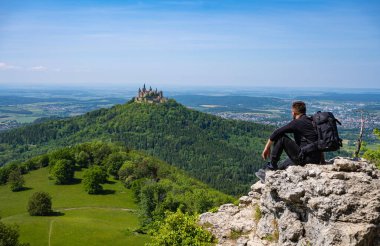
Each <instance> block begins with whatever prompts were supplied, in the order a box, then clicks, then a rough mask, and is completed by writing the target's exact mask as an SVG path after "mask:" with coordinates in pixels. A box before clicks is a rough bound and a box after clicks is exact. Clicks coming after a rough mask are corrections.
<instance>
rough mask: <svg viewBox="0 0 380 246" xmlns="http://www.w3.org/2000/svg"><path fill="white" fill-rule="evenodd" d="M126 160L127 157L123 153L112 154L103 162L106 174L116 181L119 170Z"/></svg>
mask: <svg viewBox="0 0 380 246" xmlns="http://www.w3.org/2000/svg"><path fill="white" fill-rule="evenodd" d="M126 159H127V155H126V153H125V152H116V153H112V154H110V155H109V156H108V157H107V158H106V159H105V160H104V165H105V166H106V167H107V168H108V173H109V174H111V175H112V176H114V177H115V178H116V179H117V178H119V177H118V172H119V169H120V168H121V166H122V165H123V163H124V161H125V160H126Z"/></svg>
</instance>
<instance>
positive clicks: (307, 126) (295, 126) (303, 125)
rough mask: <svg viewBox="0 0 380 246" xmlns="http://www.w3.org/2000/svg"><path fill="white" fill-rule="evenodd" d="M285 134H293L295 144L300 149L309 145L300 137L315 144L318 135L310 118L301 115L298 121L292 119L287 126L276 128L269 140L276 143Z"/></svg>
mask: <svg viewBox="0 0 380 246" xmlns="http://www.w3.org/2000/svg"><path fill="white" fill-rule="evenodd" d="M285 133H293V134H294V140H295V142H296V143H297V145H298V146H300V147H301V148H302V147H304V146H305V145H307V144H309V143H308V142H307V141H306V140H305V139H304V138H302V137H305V138H306V139H308V140H309V141H311V142H315V141H317V140H318V135H317V133H316V131H315V128H314V126H313V123H312V119H311V118H310V117H307V116H306V115H301V117H299V118H298V119H294V120H292V121H291V122H289V123H288V124H287V125H285V126H283V127H280V128H278V129H277V130H275V131H274V132H273V133H272V135H270V137H269V138H270V140H271V141H276V140H277V139H279V138H280V137H281V136H283V135H284V134H285Z"/></svg>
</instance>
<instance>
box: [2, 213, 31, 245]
mask: <svg viewBox="0 0 380 246" xmlns="http://www.w3.org/2000/svg"><path fill="white" fill-rule="evenodd" d="M0 219H1V218H0ZM19 236H20V234H19V232H18V227H17V226H14V225H13V226H12V225H6V224H4V223H3V222H1V221H0V245H1V246H27V245H29V244H27V243H20V242H19V241H18V239H19Z"/></svg>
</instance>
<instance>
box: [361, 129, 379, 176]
mask: <svg viewBox="0 0 380 246" xmlns="http://www.w3.org/2000/svg"><path fill="white" fill-rule="evenodd" d="M373 133H374V134H375V135H376V136H377V138H378V139H379V140H380V130H379V129H375V130H374V131H373ZM363 157H364V158H366V159H367V160H369V161H371V162H373V163H374V164H375V165H376V167H377V168H379V169H380V145H378V147H377V149H376V150H371V149H368V150H367V151H366V152H364V155H363Z"/></svg>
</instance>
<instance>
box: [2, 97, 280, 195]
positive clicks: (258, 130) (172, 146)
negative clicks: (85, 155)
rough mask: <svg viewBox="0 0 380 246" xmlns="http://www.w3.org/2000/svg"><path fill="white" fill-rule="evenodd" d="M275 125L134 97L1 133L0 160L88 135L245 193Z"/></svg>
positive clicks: (213, 184)
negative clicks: (116, 143) (122, 101)
mask: <svg viewBox="0 0 380 246" xmlns="http://www.w3.org/2000/svg"><path fill="white" fill-rule="evenodd" d="M272 129H273V128H272V127H271V126H265V125H261V124H255V123H252V122H244V121H235V120H227V119H222V118H220V117H217V116H213V115H209V114H206V113H202V112H199V111H195V110H191V109H188V108H186V107H184V106H183V105H181V104H179V103H177V102H176V101H174V100H169V101H168V102H166V103H162V104H145V103H142V104H140V103H135V102H133V101H130V102H128V103H126V104H123V105H116V106H113V107H112V108H109V109H99V110H95V111H92V112H89V113H86V114H84V115H81V116H77V117H72V118H66V119H61V120H50V121H46V122H42V123H39V124H33V125H29V126H24V127H21V128H18V129H13V130H10V131H6V132H2V133H0V150H1V154H0V163H1V164H5V163H6V162H9V161H11V160H15V159H20V160H23V159H26V158H28V157H32V156H34V155H36V154H43V153H46V152H47V151H49V150H53V149H56V148H59V147H64V146H70V145H75V144H77V143H82V142H86V141H93V140H102V141H107V142H121V143H123V144H124V145H125V146H127V147H129V148H132V149H138V150H144V151H146V152H147V153H149V154H151V155H153V156H156V157H158V158H160V159H162V160H164V161H167V162H168V163H170V164H172V165H173V166H176V167H179V168H181V169H183V170H185V171H186V172H187V173H188V174H190V175H191V176H193V177H196V178H197V179H199V180H201V181H203V182H205V183H207V184H209V185H210V186H211V187H214V188H216V189H218V190H220V191H223V192H226V193H228V194H233V195H237V194H242V193H245V192H246V191H247V190H248V189H249V186H250V185H251V184H252V183H253V182H254V181H255V177H254V172H255V171H256V170H257V169H258V168H259V167H261V165H262V162H263V161H262V160H261V157H260V153H261V150H262V148H263V146H264V142H265V139H266V138H267V137H268V136H269V134H270V131H271V130H272Z"/></svg>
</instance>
